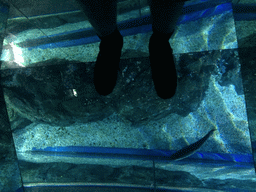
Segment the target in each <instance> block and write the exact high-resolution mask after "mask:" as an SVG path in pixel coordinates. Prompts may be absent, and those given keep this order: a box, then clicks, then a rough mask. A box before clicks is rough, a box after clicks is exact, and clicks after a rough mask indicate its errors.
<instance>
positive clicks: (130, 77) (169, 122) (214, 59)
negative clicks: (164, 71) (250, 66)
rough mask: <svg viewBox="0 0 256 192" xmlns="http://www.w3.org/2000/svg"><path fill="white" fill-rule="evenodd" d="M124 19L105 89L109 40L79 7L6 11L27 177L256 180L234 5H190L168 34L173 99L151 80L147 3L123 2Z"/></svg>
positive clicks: (9, 75)
mask: <svg viewBox="0 0 256 192" xmlns="http://www.w3.org/2000/svg"><path fill="white" fill-rule="evenodd" d="M132 3H134V4H132ZM128 5H129V6H128ZM132 5H134V6H133V7H132ZM14 7H15V8H17V9H18V7H17V6H14ZM117 19H118V24H119V25H118V27H119V29H120V33H121V34H122V35H123V37H124V46H123V49H122V56H121V61H120V72H119V75H118V80H117V84H116V87H115V89H114V90H113V92H112V93H111V94H110V95H108V96H101V95H99V94H98V93H97V92H96V90H95V87H94V83H93V75H94V74H93V71H94V65H95V60H96V58H97V54H98V49H99V48H98V47H99V41H100V39H99V38H98V37H97V35H96V33H95V32H94V30H93V29H92V28H91V25H90V24H89V22H88V20H86V17H85V16H84V15H83V13H82V12H81V11H77V10H72V11H71V10H70V11H68V12H62V13H61V14H50V13H47V14H44V15H43V14H42V15H36V16H35V15H33V16H29V17H28V16H27V17H24V18H10V19H9V21H8V35H7V36H6V37H5V40H4V44H3V46H4V47H3V52H2V57H1V60H2V61H3V65H2V70H1V71H2V82H1V83H2V86H3V88H4V94H5V101H6V104H7V111H8V114H9V119H10V122H11V125H12V131H13V138H14V142H15V148H16V152H17V155H18V158H19V161H20V168H21V170H22V178H23V182H24V183H25V185H26V186H39V185H40V186H44V187H45V185H46V184H49V183H51V184H52V185H53V184H54V183H55V184H59V185H62V184H63V185H64V184H66V185H70V186H73V185H88V183H90V184H93V185H96V184H98V185H103V184H104V185H106V184H109V185H115V186H117V185H121V186H126V185H130V186H134V187H136V186H137V187H146V188H147V189H153V188H154V187H156V188H165V189H175V190H178V189H181V188H187V189H192V188H194V189H195V188H196V189H199V188H206V189H216V183H218V184H220V183H222V182H223V180H226V179H231V180H232V181H231V183H232V185H235V180H236V179H237V180H241V179H242V176H243V177H244V176H245V175H246V176H245V177H246V178H247V179H248V180H246V182H251V181H252V180H253V178H254V176H253V173H254V169H253V157H252V155H251V152H252V148H251V141H250V133H249V124H248V117H247V113H246V105H245V100H246V98H245V94H244V87H243V86H244V85H243V82H242V78H241V72H242V71H241V63H240V57H239V51H238V49H237V48H238V45H239V41H238V39H239V37H238V36H237V35H236V32H237V31H236V30H237V28H236V27H237V26H236V25H235V19H234V15H233V6H232V3H230V2H229V1H225V2H223V1H214V2H213V1H189V2H186V3H185V6H184V8H183V14H182V16H181V17H180V18H179V21H178V24H177V27H176V30H175V33H174V34H173V36H172V38H171V39H170V41H169V42H170V44H171V46H172V47H173V50H174V57H175V63H176V69H177V75H178V88H177V92H176V94H175V96H174V97H173V98H171V99H166V100H164V99H161V98H159V97H158V96H157V94H156V92H155V89H154V84H153V81H152V78H151V71H150V70H151V69H150V65H149V59H148V56H149V54H148V42H149V38H150V36H151V35H152V27H151V20H150V12H149V6H148V4H147V3H145V2H144V1H141V2H138V1H134V2H133V1H120V2H119V3H118V18H117ZM33 24H36V25H33ZM19 26H23V28H22V27H19ZM247 107H248V106H247ZM211 130H215V131H211ZM207 133H209V135H207ZM204 136H206V137H204ZM202 138H203V139H202ZM200 139H202V140H200ZM196 142H197V143H196ZM193 143H194V144H193ZM187 146H190V147H187ZM179 150H181V151H179ZM175 152H177V153H176V155H177V156H172V155H173V154H175ZM173 157H174V158H173ZM176 157H178V158H176ZM180 157H181V158H180ZM179 159H180V160H179ZM174 160H176V161H174ZM154 173H155V175H154ZM81 183H82V184H81ZM221 187H222V188H221ZM229 187H230V186H229V185H228V184H227V185H226V186H223V185H221V184H220V185H219V188H218V189H220V190H223V189H227V188H229Z"/></svg>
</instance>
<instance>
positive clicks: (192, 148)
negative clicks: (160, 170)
mask: <svg viewBox="0 0 256 192" xmlns="http://www.w3.org/2000/svg"><path fill="white" fill-rule="evenodd" d="M214 131H216V129H212V130H211V131H209V133H207V135H205V136H204V137H203V138H202V139H200V140H198V141H197V142H195V143H193V144H191V145H189V146H186V147H184V148H182V149H180V150H178V151H177V152H175V153H174V154H172V155H171V156H170V157H169V158H168V160H172V161H177V160H181V159H184V158H187V157H189V156H190V155H192V154H194V153H195V152H196V151H197V150H198V149H199V148H200V147H201V146H202V145H203V144H204V143H205V141H206V140H207V139H208V138H209V137H210V136H211V135H212V134H213V132H214Z"/></svg>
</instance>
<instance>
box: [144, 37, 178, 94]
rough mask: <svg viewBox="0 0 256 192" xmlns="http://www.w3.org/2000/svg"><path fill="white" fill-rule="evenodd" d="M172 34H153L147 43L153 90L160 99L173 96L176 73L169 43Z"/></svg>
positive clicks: (175, 85)
mask: <svg viewBox="0 0 256 192" xmlns="http://www.w3.org/2000/svg"><path fill="white" fill-rule="evenodd" d="M171 35H172V34H169V35H166V34H160V33H153V34H152V36H151V37H150V41H149V59H150V66H151V71H152V79H153V81H154V85H155V90H156V92H157V94H158V96H159V97H161V98H162V99H169V98H171V97H173V96H174V95H175V92H176V88H177V73H176V68H175V63H174V57H173V54H172V53H173V50H172V48H171V46H170V43H169V38H170V37H171Z"/></svg>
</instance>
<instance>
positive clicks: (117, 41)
mask: <svg viewBox="0 0 256 192" xmlns="http://www.w3.org/2000/svg"><path fill="white" fill-rule="evenodd" d="M100 39H101V43H100V51H99V54H98V57H97V61H96V64H95V68H94V86H95V89H96V91H97V92H98V93H99V94H100V95H108V94H110V93H111V92H112V91H113V89H114V87H115V85H116V80H117V74H118V70H119V62H120V57H121V51H122V47H123V37H122V35H121V34H120V32H119V31H118V30H117V29H116V30H115V31H114V32H113V33H112V34H110V35H107V36H105V37H102V38H100Z"/></svg>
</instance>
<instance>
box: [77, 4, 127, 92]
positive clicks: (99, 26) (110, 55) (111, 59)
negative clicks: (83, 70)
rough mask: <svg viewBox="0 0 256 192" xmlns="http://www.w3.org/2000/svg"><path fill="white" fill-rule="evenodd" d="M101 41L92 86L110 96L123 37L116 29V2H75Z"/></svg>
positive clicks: (114, 82)
mask: <svg viewBox="0 0 256 192" xmlns="http://www.w3.org/2000/svg"><path fill="white" fill-rule="evenodd" d="M77 1H78V2H79V4H80V5H81V7H82V9H83V11H84V13H85V14H86V15H87V17H88V19H89V22H90V23H91V25H92V26H93V28H94V29H95V31H96V33H97V35H98V36H99V38H100V39H101V43H100V52H99V54H98V57H97V61H96V64H95V68H94V85H95V89H96V90H97V92H98V93H99V94H101V95H108V94H110V93H111V92H112V91H113V89H114V87H115V85H116V80H117V74H118V70H119V62H120V57H121V50H122V47H123V37H122V36H121V34H120V33H119V31H118V29H117V21H116V18H117V12H116V6H117V0H77Z"/></svg>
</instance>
